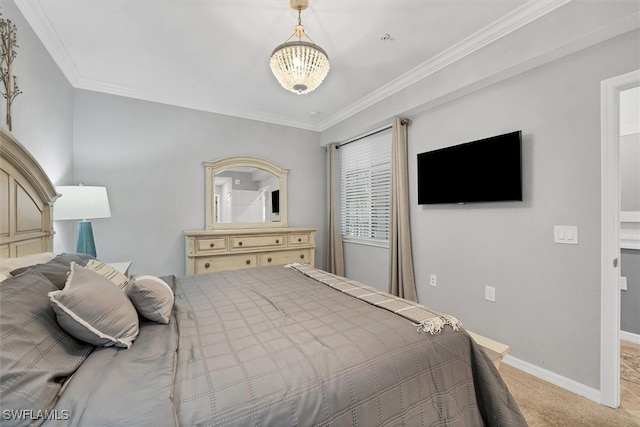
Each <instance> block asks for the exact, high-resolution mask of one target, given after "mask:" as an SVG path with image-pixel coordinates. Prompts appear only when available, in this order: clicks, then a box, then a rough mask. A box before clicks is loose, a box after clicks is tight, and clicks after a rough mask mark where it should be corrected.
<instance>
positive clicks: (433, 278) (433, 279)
mask: <svg viewBox="0 0 640 427" xmlns="http://www.w3.org/2000/svg"><path fill="white" fill-rule="evenodd" d="M429 284H430V285H431V286H438V280H437V278H436V275H435V274H432V275H431V276H430V277H429Z"/></svg>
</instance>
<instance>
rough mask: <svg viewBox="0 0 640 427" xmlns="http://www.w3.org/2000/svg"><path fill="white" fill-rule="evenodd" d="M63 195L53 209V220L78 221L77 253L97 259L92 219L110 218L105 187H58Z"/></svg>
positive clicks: (57, 189)
mask: <svg viewBox="0 0 640 427" xmlns="http://www.w3.org/2000/svg"><path fill="white" fill-rule="evenodd" d="M56 191H57V192H58V193H59V194H60V195H61V197H60V198H58V199H57V200H56V202H55V205H54V207H53V219H54V220H56V221H58V220H69V219H75V220H80V221H78V233H77V242H76V252H78V253H84V254H89V255H91V256H93V257H94V258H96V256H97V255H96V245H95V242H94V240H93V228H92V226H91V221H89V220H90V219H94V218H109V217H110V216H111V210H110V209H109V198H108V197H107V189H106V188H105V187H93V186H89V185H82V184H80V185H64V186H60V187H56Z"/></svg>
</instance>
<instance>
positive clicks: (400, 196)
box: [389, 118, 418, 301]
mask: <svg viewBox="0 0 640 427" xmlns="http://www.w3.org/2000/svg"><path fill="white" fill-rule="evenodd" d="M408 124H409V120H408V119H400V118H397V119H395V120H394V121H393V127H392V142H391V144H392V148H391V150H392V153H391V230H390V236H389V246H390V247H389V255H390V266H389V276H390V277H389V293H391V294H392V295H396V296H399V297H402V298H406V299H408V300H411V301H418V298H417V293H416V284H415V280H414V276H413V256H412V254H411V228H410V225H409V176H408V172H407V125H408Z"/></svg>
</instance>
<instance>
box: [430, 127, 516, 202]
mask: <svg viewBox="0 0 640 427" xmlns="http://www.w3.org/2000/svg"><path fill="white" fill-rule="evenodd" d="M498 201H522V131H515V132H510V133H505V134H503V135H498V136H493V137H490V138H485V139H479V140H477V141H472V142H467V143H465V144H460V145H455V146H452V147H446V148H441V149H438V150H433V151H427V152H425V153H420V154H418V204H421V205H428V204H439V203H459V204H462V203H472V202H498Z"/></svg>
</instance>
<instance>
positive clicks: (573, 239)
mask: <svg viewBox="0 0 640 427" xmlns="http://www.w3.org/2000/svg"><path fill="white" fill-rule="evenodd" d="M553 241H554V242H555V243H560V244H563V245H577V244H578V227H576V226H575V225H556V226H555V227H553Z"/></svg>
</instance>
